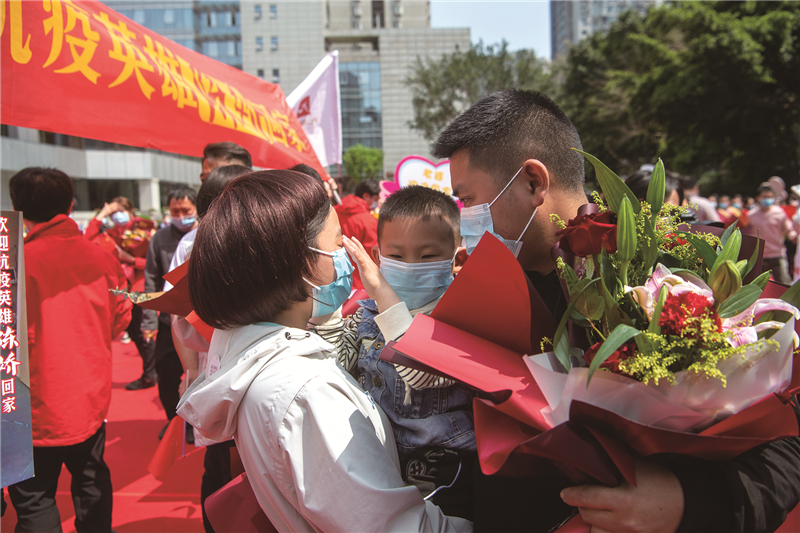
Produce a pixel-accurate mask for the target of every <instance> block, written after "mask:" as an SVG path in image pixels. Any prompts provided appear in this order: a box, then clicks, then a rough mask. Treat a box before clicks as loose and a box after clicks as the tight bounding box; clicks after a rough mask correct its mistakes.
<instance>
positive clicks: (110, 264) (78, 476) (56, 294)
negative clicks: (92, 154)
mask: <svg viewBox="0 0 800 533" xmlns="http://www.w3.org/2000/svg"><path fill="white" fill-rule="evenodd" d="M9 192H10V196H11V202H12V203H13V205H14V209H15V210H17V211H21V212H22V218H23V221H24V224H25V227H26V228H27V229H28V235H27V237H25V248H24V250H25V283H26V287H27V295H26V303H27V310H28V353H29V356H30V380H31V381H30V384H31V415H32V428H33V463H34V465H35V469H36V476H35V477H33V478H31V479H27V480H25V481H22V482H20V483H17V484H15V485H11V486H9V488H8V492H9V495H10V497H11V502H12V503H13V504H14V508H15V509H16V511H17V520H18V522H17V526H16V529H15V531H16V532H18V533H22V532H36V533H41V532H49V531H61V517H60V516H59V512H58V507H56V500H55V496H56V488H57V485H58V477H59V474H60V473H61V467H62V465H66V467H67V469H68V470H69V472H70V474H71V475H72V484H71V489H72V501H73V504H74V506H75V529H76V530H77V531H78V532H79V533H83V532H93V533H109V532H110V531H111V508H112V498H113V495H112V487H111V474H110V472H109V469H108V465H106V463H105V461H104V460H103V451H104V448H105V437H106V427H105V422H104V419H105V417H106V414H107V413H108V406H109V403H110V402H111V341H112V339H114V338H115V337H117V336H118V335H120V334H121V333H122V331H123V330H124V329H125V327H126V326H127V325H128V322H129V321H130V319H131V303H130V301H127V300H125V299H124V298H122V297H118V296H114V295H113V294H112V293H111V292H110V291H109V289H113V288H115V287H122V286H125V284H126V283H127V280H126V278H125V274H124V272H123V271H122V267H121V266H120V264H119V262H118V261H117V259H116V258H115V257H114V256H112V255H111V254H109V253H108V252H106V251H104V250H102V249H100V248H99V247H97V246H95V245H94V244H92V243H90V242H89V241H87V240H86V239H85V238H84V237H83V236H82V235H81V232H80V230H79V229H78V226H77V224H75V222H74V221H73V220H72V219H70V218H69V216H68V215H69V213H70V212H71V211H72V198H73V193H74V189H73V185H72V180H70V178H69V177H68V176H67V175H66V174H64V173H63V172H61V171H59V170H55V169H45V168H26V169H24V170H22V171H20V172H18V173H17V174H15V175H14V176H13V177H12V178H11V180H10V182H9Z"/></svg>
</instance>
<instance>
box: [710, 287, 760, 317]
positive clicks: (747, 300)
mask: <svg viewBox="0 0 800 533" xmlns="http://www.w3.org/2000/svg"><path fill="white" fill-rule="evenodd" d="M759 296H761V288H760V287H758V286H757V285H752V284H751V285H745V286H744V287H742V289H741V290H740V291H739V292H737V293H736V294H734V295H733V296H731V297H730V298H728V299H727V300H725V301H724V302H722V305H720V306H719V307H718V308H717V311H718V312H719V316H720V318H731V317H734V316H736V315H738V314H739V313H742V312H744V311H745V310H746V309H747V308H748V307H750V306H751V305H753V304H754V303H756V300H758V298H759Z"/></svg>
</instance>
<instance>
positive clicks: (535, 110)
mask: <svg viewBox="0 0 800 533" xmlns="http://www.w3.org/2000/svg"><path fill="white" fill-rule="evenodd" d="M571 148H578V149H581V148H582V146H581V141H580V137H579V136H578V132H577V131H576V129H575V127H574V125H573V124H572V123H571V122H570V120H569V119H568V118H567V117H566V115H564V113H563V112H562V111H561V109H559V108H558V106H557V105H556V104H555V103H553V102H552V101H551V100H550V99H549V98H547V97H546V96H544V95H543V94H541V93H536V92H528V91H519V90H510V89H509V90H503V91H499V92H496V93H493V94H491V95H489V96H487V97H485V98H483V99H482V100H481V101H479V102H478V103H476V104H475V105H474V106H472V107H471V108H470V109H468V110H467V111H465V112H464V113H463V114H462V115H460V116H459V117H458V118H456V119H455V120H454V121H453V122H452V123H451V124H450V125H449V126H448V127H447V128H446V129H445V130H444V132H443V133H442V134H441V135H440V136H439V139H438V140H437V142H436V145H435V147H434V155H435V156H436V157H438V158H450V172H451V180H452V184H453V193H454V194H455V195H456V196H458V197H459V199H461V201H462V202H464V205H465V206H466V207H471V206H475V205H479V204H484V203H485V204H492V205H491V209H490V211H491V215H492V223H493V231H494V232H495V233H497V234H499V235H500V236H501V237H503V238H504V239H506V240H508V241H514V240H516V241H518V242H519V243H521V248H519V246H517V247H518V248H519V254H518V260H519V262H520V264H521V265H522V267H523V269H524V270H525V272H526V274H527V275H528V277H529V278H530V280H531V282H532V283H533V285H534V287H536V289H537V290H538V291H539V293H540V295H541V296H542V299H543V300H544V301H545V303H547V305H548V307H549V308H550V311H551V312H552V313H553V315H554V316H555V318H556V320H559V319H560V318H561V316H562V315H563V313H564V312H565V310H566V307H567V301H566V298H565V297H564V295H563V294H562V292H561V287H560V284H559V282H558V276H557V273H556V270H555V264H554V263H553V261H552V259H551V256H550V249H551V248H552V247H553V246H554V245H555V244H556V242H557V241H558V237H557V236H556V235H555V233H556V231H557V229H558V228H557V226H556V225H555V224H553V223H551V222H550V215H551V214H557V215H558V216H559V217H560V218H561V219H562V220H564V221H566V220H569V219H571V218H574V217H575V216H576V214H577V210H578V208H579V207H580V206H581V205H583V204H585V203H586V196H585V193H584V189H583V184H584V162H583V157H582V156H581V154H579V153H578V152H575V151H574V150H572V149H571ZM512 177H513V178H512ZM512 179H513V183H510V184H509V181H511V180H512ZM506 185H508V188H507V189H506V190H505V192H503V193H502V194H500V193H501V191H503V189H504V187H506ZM493 200H495V201H494V203H493ZM476 477H477V480H476V486H475V490H476V494H475V503H476V509H475V530H476V531H498V532H500V531H502V532H508V531H541V532H545V531H548V530H550V529H551V528H552V527H554V526H556V525H557V524H559V523H560V522H562V521H563V520H564V519H565V518H567V517H568V516H569V513H570V506H572V507H578V508H579V509H580V512H581V515H582V517H583V519H584V520H585V521H586V522H587V523H588V524H590V525H591V526H592V531H614V532H617V533H620V532H626V531H650V532H665V533H672V532H675V531H685V532H695V533H696V532H710V531H724V532H739V531H742V532H744V531H748V532H758V533H760V532H770V531H774V530H775V529H777V528H778V527H779V526H780V524H781V523H783V521H784V520H785V518H786V515H787V514H788V513H789V512H790V511H791V510H792V509H793V508H794V507H795V505H797V503H798V501H800V438H797V437H793V438H789V439H785V440H781V441H777V442H773V443H770V444H767V445H763V446H760V447H758V448H755V449H753V450H750V451H749V452H746V453H744V454H742V455H740V456H739V457H737V458H735V459H732V460H729V461H725V462H712V461H704V460H700V459H693V458H689V457H677V458H672V459H671V460H669V461H666V460H661V461H655V460H649V459H641V460H637V462H636V480H637V486H636V487H633V486H631V485H629V484H627V483H624V484H622V485H620V486H619V487H615V488H609V487H604V486H599V485H584V486H579V487H570V485H571V483H570V481H569V480H568V479H566V478H565V477H564V476H563V475H561V474H560V473H559V472H557V471H555V469H554V470H553V472H550V473H546V474H545V473H543V474H542V475H541V476H537V477H533V478H504V477H501V476H482V475H478V476H476Z"/></svg>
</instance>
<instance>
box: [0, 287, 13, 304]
mask: <svg viewBox="0 0 800 533" xmlns="http://www.w3.org/2000/svg"><path fill="white" fill-rule="evenodd" d="M0 305H14V301H13V300H12V299H11V290H9V289H6V290H4V291H0Z"/></svg>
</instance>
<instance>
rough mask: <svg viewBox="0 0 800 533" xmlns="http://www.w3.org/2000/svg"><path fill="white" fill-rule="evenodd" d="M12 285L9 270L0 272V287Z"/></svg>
mask: <svg viewBox="0 0 800 533" xmlns="http://www.w3.org/2000/svg"><path fill="white" fill-rule="evenodd" d="M10 287H11V274H9V273H8V272H0V289H5V288H10Z"/></svg>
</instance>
